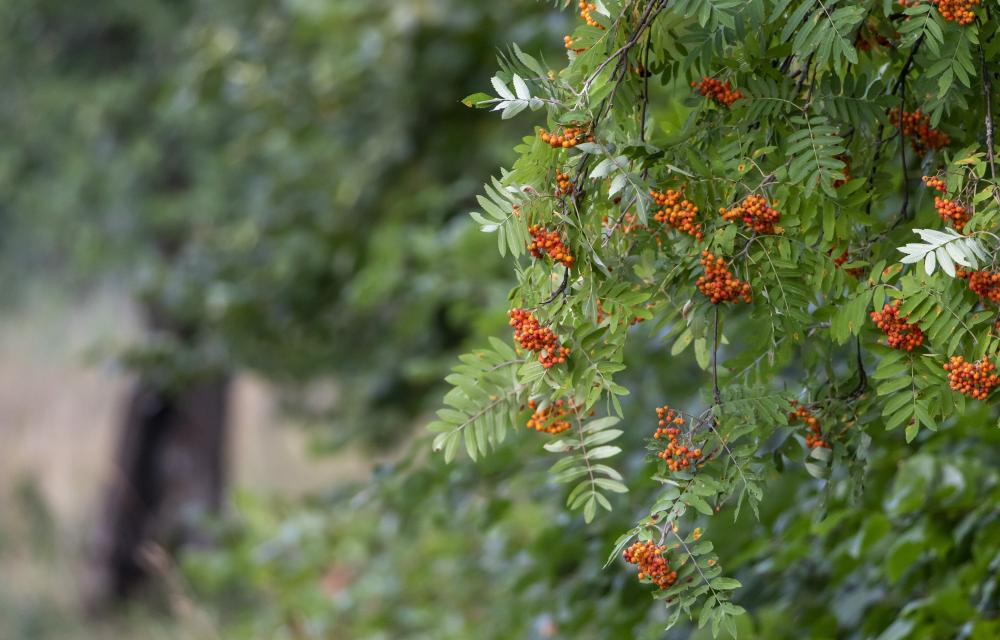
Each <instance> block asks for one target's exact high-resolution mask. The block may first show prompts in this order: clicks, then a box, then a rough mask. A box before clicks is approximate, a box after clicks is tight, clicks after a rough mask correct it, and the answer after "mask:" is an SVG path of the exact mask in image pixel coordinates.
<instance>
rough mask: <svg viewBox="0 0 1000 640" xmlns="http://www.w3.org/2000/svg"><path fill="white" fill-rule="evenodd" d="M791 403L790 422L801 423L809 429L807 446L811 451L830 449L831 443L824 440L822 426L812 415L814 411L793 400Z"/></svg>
mask: <svg viewBox="0 0 1000 640" xmlns="http://www.w3.org/2000/svg"><path fill="white" fill-rule="evenodd" d="M790 402H791V405H792V409H793V411H791V412H790V413H789V414H788V422H789V423H790V424H791V423H795V422H801V423H802V424H804V425H806V427H808V429H809V433H807V434H806V446H807V447H809V448H810V449H819V448H820V447H823V448H825V449H829V448H830V443H829V441H827V440H825V439H824V438H823V429H822V427H821V426H820V423H819V419H818V418H817V417H816V416H814V415H813V414H812V411H810V410H809V409H808V407H806V406H805V405H802V404H799V402H798V401H797V400H791V401H790Z"/></svg>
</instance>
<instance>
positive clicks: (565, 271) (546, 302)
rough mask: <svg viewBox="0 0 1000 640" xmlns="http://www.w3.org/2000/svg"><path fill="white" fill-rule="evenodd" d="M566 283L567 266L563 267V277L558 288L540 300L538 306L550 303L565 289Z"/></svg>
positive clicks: (567, 276) (567, 281) (567, 278)
mask: <svg viewBox="0 0 1000 640" xmlns="http://www.w3.org/2000/svg"><path fill="white" fill-rule="evenodd" d="M567 285H569V267H563V279H562V283H561V284H560V285H559V288H558V289H556V290H555V291H553V292H552V295H551V296H549V297H548V298H546V299H545V300H544V301H543V302H540V303H539V304H538V306H540V307H544V306H545V305H547V304H552V302H554V301H555V299H556V298H558V297H559V294H560V293H564V292H565V291H566V287H567Z"/></svg>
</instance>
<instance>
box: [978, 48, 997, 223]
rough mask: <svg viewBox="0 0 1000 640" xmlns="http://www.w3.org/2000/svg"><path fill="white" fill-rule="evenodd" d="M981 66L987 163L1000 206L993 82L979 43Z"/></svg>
mask: <svg viewBox="0 0 1000 640" xmlns="http://www.w3.org/2000/svg"><path fill="white" fill-rule="evenodd" d="M979 66H980V68H981V69H982V74H983V100H984V101H985V103H986V161H987V162H988V163H989V165H990V176H991V177H992V178H993V199H994V200H996V201H997V204H1000V187H998V186H997V166H996V160H995V159H994V157H993V98H992V96H991V92H992V90H993V87H992V83H993V80H992V78H991V77H990V73H989V71H988V70H987V69H986V55H985V54H984V53H983V43H982V42H980V43H979Z"/></svg>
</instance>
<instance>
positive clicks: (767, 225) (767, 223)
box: [719, 194, 781, 235]
mask: <svg viewBox="0 0 1000 640" xmlns="http://www.w3.org/2000/svg"><path fill="white" fill-rule="evenodd" d="M719 213H720V214H722V219H723V220H726V221H728V222H733V221H734V220H742V221H743V224H745V225H746V226H747V228H748V229H751V230H753V231H756V232H757V233H762V234H767V235H771V234H775V233H781V227H779V226H777V223H778V221H779V220H780V219H781V213H780V212H779V211H778V210H777V209H775V208H773V207H771V205H770V204H769V203H768V201H767V198H765V197H764V196H758V195H756V194H750V195H748V196H747V197H746V198H744V199H743V202H741V203H740V204H738V205H736V206H735V207H733V208H731V209H726V208H725V207H721V208H720V209H719Z"/></svg>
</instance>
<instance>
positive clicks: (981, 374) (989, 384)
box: [944, 356, 1000, 400]
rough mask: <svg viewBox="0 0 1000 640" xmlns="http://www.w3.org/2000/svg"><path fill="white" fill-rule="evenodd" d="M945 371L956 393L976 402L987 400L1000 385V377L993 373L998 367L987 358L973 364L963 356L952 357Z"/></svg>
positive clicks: (945, 366)
mask: <svg viewBox="0 0 1000 640" xmlns="http://www.w3.org/2000/svg"><path fill="white" fill-rule="evenodd" d="M944 370H945V371H947V372H948V384H949V385H950V386H951V388H952V389H953V390H954V391H958V392H959V393H961V394H963V395H966V396H969V397H970V398H974V399H976V400H985V399H986V396H988V395H990V391H992V390H993V387H995V386H997V385H998V384H1000V376H998V375H996V374H995V373H993V372H994V371H995V370H996V367H995V366H994V365H993V363H992V362H990V361H989V360H988V359H987V358H985V357H984V358H982V359H981V360H979V361H978V362H976V363H975V364H973V363H971V362H966V361H965V358H963V357H962V356H952V357H951V359H950V360H949V361H948V364H946V365H944Z"/></svg>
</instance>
